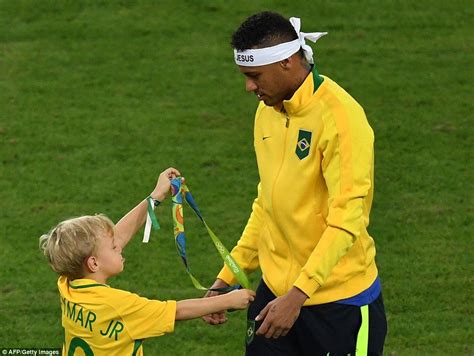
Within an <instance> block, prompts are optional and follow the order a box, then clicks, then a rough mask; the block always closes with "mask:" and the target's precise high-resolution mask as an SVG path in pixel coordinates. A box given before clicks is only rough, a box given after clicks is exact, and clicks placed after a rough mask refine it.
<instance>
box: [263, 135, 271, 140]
mask: <svg viewBox="0 0 474 356" xmlns="http://www.w3.org/2000/svg"><path fill="white" fill-rule="evenodd" d="M270 137H271V136H263V137H262V140H263V141H265V140H266V139H267V138H270Z"/></svg>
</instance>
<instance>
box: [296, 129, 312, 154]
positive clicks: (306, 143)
mask: <svg viewBox="0 0 474 356" xmlns="http://www.w3.org/2000/svg"><path fill="white" fill-rule="evenodd" d="M312 134H313V133H312V132H311V131H306V130H302V129H300V131H299V133H298V143H297V144H296V151H295V153H296V155H297V156H298V158H299V159H304V158H306V157H307V156H308V155H309V149H310V148H311V136H312Z"/></svg>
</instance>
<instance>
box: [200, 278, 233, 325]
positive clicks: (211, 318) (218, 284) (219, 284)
mask: <svg viewBox="0 0 474 356" xmlns="http://www.w3.org/2000/svg"><path fill="white" fill-rule="evenodd" d="M228 286H229V285H228V284H227V283H226V282H224V281H223V280H222V279H216V281H215V282H214V284H213V285H212V287H211V288H224V287H228ZM216 295H219V292H215V291H207V293H206V294H204V297H203V298H207V297H213V296H216ZM202 320H204V321H205V322H206V323H208V324H210V325H219V324H224V323H225V322H226V321H227V317H226V315H225V310H222V311H221V312H219V313H213V314H208V315H204V316H203V317H202Z"/></svg>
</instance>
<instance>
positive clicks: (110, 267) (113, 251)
mask: <svg viewBox="0 0 474 356" xmlns="http://www.w3.org/2000/svg"><path fill="white" fill-rule="evenodd" d="M95 256H96V258H97V263H98V264H99V268H100V272H101V274H102V275H103V276H104V277H105V278H108V277H112V276H115V275H117V274H119V273H120V272H122V271H123V263H124V261H125V259H124V258H123V257H122V248H121V247H120V246H119V245H118V244H116V243H115V239H114V237H113V236H111V235H109V234H104V235H103V236H102V238H101V239H100V241H99V246H98V248H97V251H96V253H95Z"/></svg>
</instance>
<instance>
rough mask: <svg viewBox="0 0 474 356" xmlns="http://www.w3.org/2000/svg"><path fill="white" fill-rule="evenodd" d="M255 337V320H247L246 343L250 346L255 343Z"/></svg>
mask: <svg viewBox="0 0 474 356" xmlns="http://www.w3.org/2000/svg"><path fill="white" fill-rule="evenodd" d="M254 336H255V320H249V319H247V332H246V335H245V343H246V344H247V345H248V344H250V343H251V342H252V341H253V337H254Z"/></svg>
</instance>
